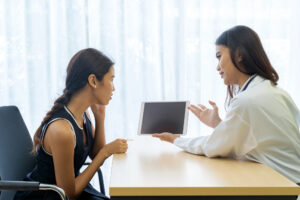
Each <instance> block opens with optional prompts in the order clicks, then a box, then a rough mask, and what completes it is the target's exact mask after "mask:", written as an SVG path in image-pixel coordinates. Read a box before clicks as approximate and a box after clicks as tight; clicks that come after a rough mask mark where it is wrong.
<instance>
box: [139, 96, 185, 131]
mask: <svg viewBox="0 0 300 200" xmlns="http://www.w3.org/2000/svg"><path fill="white" fill-rule="evenodd" d="M189 105H190V103H189V101H159V102H142V106H141V113H140V120H139V129H138V134H139V135H143V134H154V133H162V132H170V133H173V134H180V135H186V130H187V123H188V113H189V112H188V110H187V108H188V106H189Z"/></svg>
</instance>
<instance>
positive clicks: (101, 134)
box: [91, 118, 106, 158]
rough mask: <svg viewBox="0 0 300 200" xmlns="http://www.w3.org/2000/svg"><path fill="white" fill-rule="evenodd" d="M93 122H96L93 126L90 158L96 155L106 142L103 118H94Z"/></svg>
mask: <svg viewBox="0 0 300 200" xmlns="http://www.w3.org/2000/svg"><path fill="white" fill-rule="evenodd" d="M95 122H96V128H95V138H94V145H93V149H92V155H91V157H92V158H94V157H95V156H96V155H97V153H98V152H99V151H100V150H101V149H102V148H103V147H104V145H105V144H106V138H105V129H104V119H99V118H98V119H97V118H96V119H95Z"/></svg>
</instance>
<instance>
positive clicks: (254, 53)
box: [215, 26, 279, 105]
mask: <svg viewBox="0 0 300 200" xmlns="http://www.w3.org/2000/svg"><path fill="white" fill-rule="evenodd" d="M215 44H216V45H223V46H226V47H227V48H229V50H230V57H231V60H232V63H233V65H234V66H235V67H236V68H237V69H238V70H239V71H240V72H242V73H244V74H247V75H254V74H257V75H259V76H262V77H264V78H265V79H268V80H270V81H271V82H272V83H273V84H274V85H277V81H278V79H279V76H278V74H277V72H276V70H275V69H274V68H273V67H272V65H271V63H270V61H269V59H268V57H267V54H266V52H265V50H264V48H263V46H262V43H261V41H260V39H259V37H258V35H257V33H256V32H255V31H253V30H252V29H250V28H249V27H247V26H235V27H233V28H231V29H229V30H227V31H225V32H223V33H222V34H221V35H220V36H219V37H218V38H217V40H216V43H215ZM237 53H238V54H239V56H241V57H242V61H241V62H237V61H236V58H237ZM235 94H236V90H235V87H234V86H233V85H228V86H227V98H226V101H225V104H226V102H227V105H229V104H230V100H231V99H232V98H233V96H234V95H235Z"/></svg>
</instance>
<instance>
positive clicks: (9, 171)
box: [0, 106, 105, 200]
mask: <svg viewBox="0 0 300 200" xmlns="http://www.w3.org/2000/svg"><path fill="white" fill-rule="evenodd" d="M32 147H33V143H32V139H31V137H30V134H29V132H28V130H27V127H26V125H25V123H24V120H23V118H22V116H21V113H20V111H19V109H18V108H17V107H16V106H3V107H0V200H12V199H13V197H14V195H15V193H16V191H24V190H53V191H55V192H57V193H58V194H59V196H60V197H61V199H64V200H66V199H68V198H67V196H66V195H65V192H64V191H63V190H62V189H61V188H59V187H57V186H55V185H51V184H43V183H39V182H30V181H20V180H23V179H24V178H25V176H26V174H27V173H28V172H30V171H31V170H32V169H33V167H34V166H35V163H36V160H35V157H34V156H33V155H32V154H31V153H30V152H31V150H32ZM98 178H99V185H100V189H101V192H102V193H103V194H104V195H105V191H104V184H103V177H102V173H101V170H100V168H99V170H98ZM1 190H2V192H1Z"/></svg>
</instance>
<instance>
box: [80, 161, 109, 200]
mask: <svg viewBox="0 0 300 200" xmlns="http://www.w3.org/2000/svg"><path fill="white" fill-rule="evenodd" d="M89 164H91V163H90V162H86V163H84V164H83V165H89ZM97 174H98V181H99V187H100V192H101V193H102V194H104V195H105V189H104V181H103V175H102V171H101V168H100V167H99V169H98V170H97Z"/></svg>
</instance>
